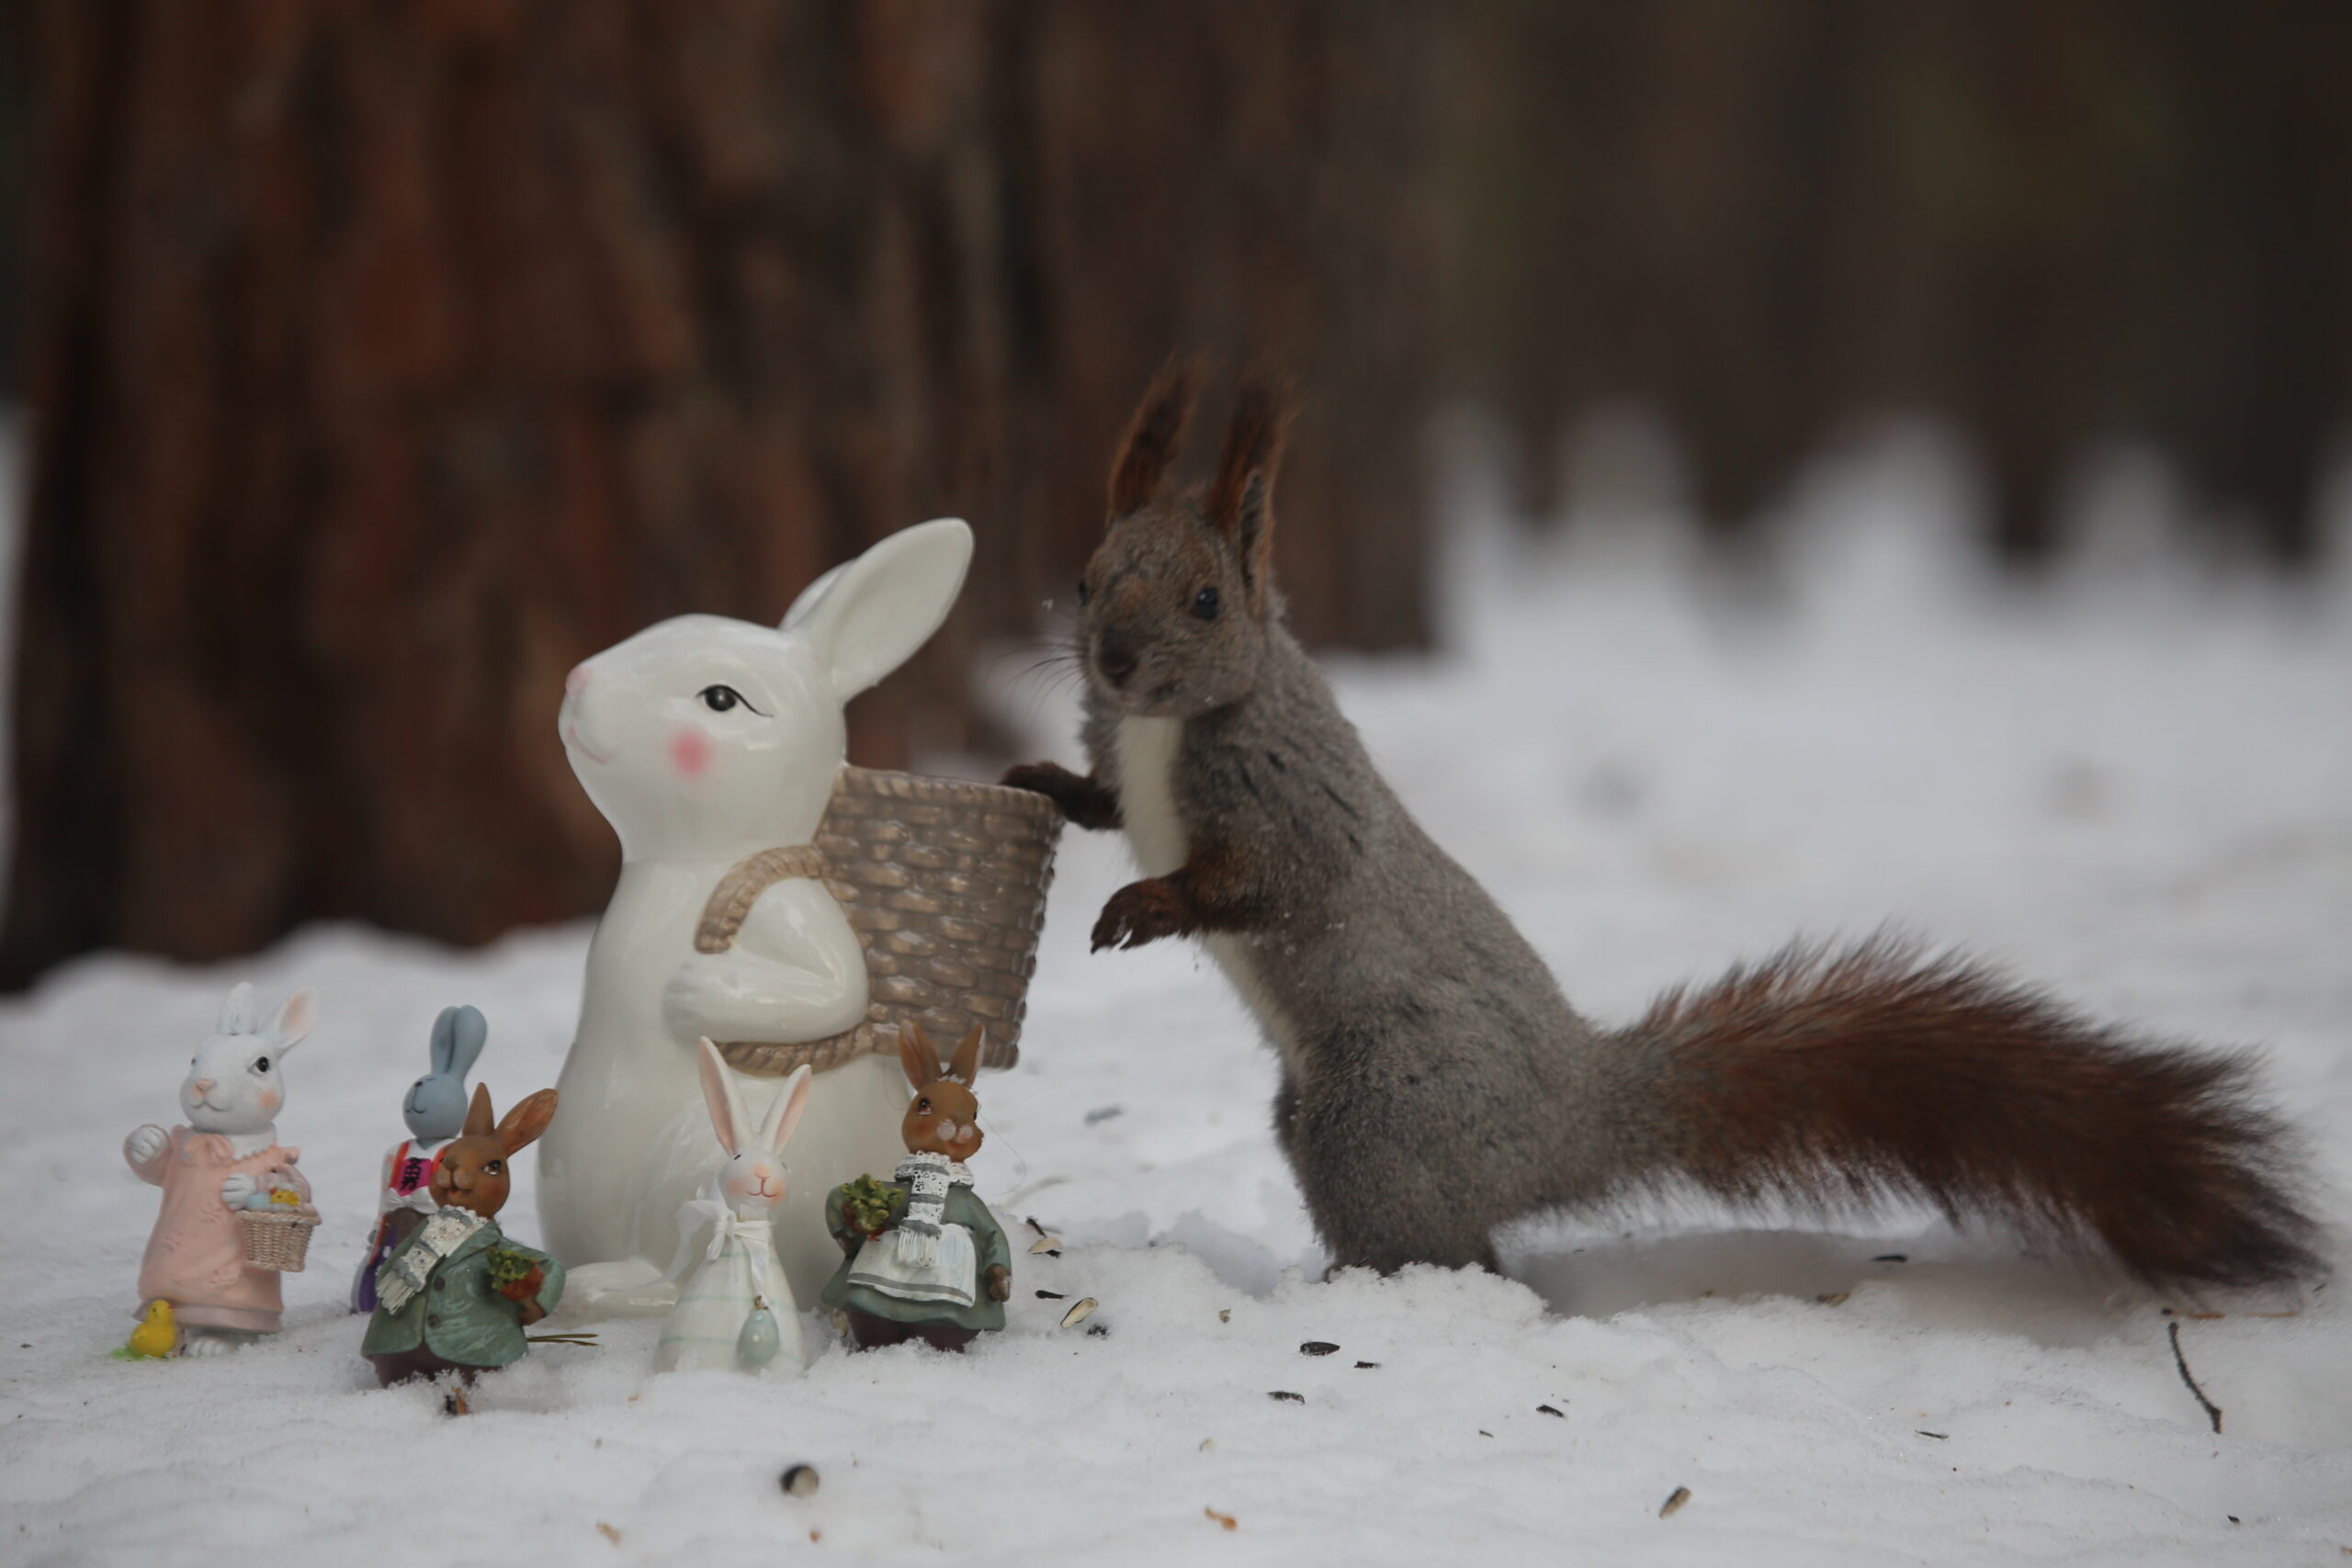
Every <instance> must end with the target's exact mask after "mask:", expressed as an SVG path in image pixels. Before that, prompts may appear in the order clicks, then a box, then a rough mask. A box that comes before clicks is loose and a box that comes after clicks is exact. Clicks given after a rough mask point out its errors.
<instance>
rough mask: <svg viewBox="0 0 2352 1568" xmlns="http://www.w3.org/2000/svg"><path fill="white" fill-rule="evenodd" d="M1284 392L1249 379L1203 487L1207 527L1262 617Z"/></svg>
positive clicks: (1278, 384) (1287, 415) (1283, 434)
mask: <svg viewBox="0 0 2352 1568" xmlns="http://www.w3.org/2000/svg"><path fill="white" fill-rule="evenodd" d="M1290 419H1291V408H1290V395H1289V388H1288V386H1287V385H1286V384H1285V383H1284V381H1283V378H1280V377H1278V376H1274V375H1271V374H1261V375H1255V376H1252V377H1250V378H1249V379H1248V380H1247V381H1244V382H1243V383H1242V384H1241V390H1240V392H1239V393H1238V395H1237V396H1236V397H1235V399H1234V403H1233V423H1231V424H1230V425H1228V426H1227V428H1226V433H1225V451H1224V454H1223V455H1222V456H1221V457H1218V459H1217V465H1216V480H1215V482H1213V483H1212V484H1211V485H1210V486H1209V493H1208V502H1207V511H1208V517H1209V523H1210V525H1211V526H1213V527H1215V528H1216V529H1217V530H1218V531H1219V532H1220V533H1222V534H1224V535H1225V536H1226V537H1227V538H1228V539H1230V540H1232V541H1233V547H1234V548H1235V549H1236V550H1237V551H1238V552H1239V554H1240V557H1241V569H1242V570H1243V571H1245V572H1247V573H1248V574H1249V578H1250V607H1251V608H1252V609H1254V610H1257V611H1260V612H1261V613H1262V612H1263V611H1264V609H1265V605H1266V588H1267V583H1268V580H1269V578H1270V576H1271V575H1272V570H1273V544H1274V475H1275V473H1276V471H1277V470H1279V469H1280V468H1281V467H1282V461H1283V441H1284V440H1285V439H1286V438H1287V436H1288V435H1289V434H1290Z"/></svg>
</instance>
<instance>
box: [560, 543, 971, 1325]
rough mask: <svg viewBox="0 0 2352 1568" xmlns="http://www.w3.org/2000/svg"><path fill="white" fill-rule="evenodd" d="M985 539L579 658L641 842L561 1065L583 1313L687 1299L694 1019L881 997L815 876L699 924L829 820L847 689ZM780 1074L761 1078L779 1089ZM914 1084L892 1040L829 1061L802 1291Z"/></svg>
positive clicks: (834, 1023) (810, 1292)
mask: <svg viewBox="0 0 2352 1568" xmlns="http://www.w3.org/2000/svg"><path fill="white" fill-rule="evenodd" d="M971 554H972V536H971V531H970V529H968V528H967V527H966V526H965V525H964V524H963V523H962V522H960V521H958V520H956V519H954V518H942V519H939V520H937V521H935V522H931V523H924V524H921V525H917V526H915V527H912V528H908V529H904V530H902V531H901V532H899V533H897V534H893V535H892V536H889V537H888V538H887V539H884V540H883V541H881V542H880V543H879V544H877V545H876V546H875V547H873V548H871V549H869V550H867V551H866V552H865V554H864V555H862V556H860V557H858V558H856V559H855V560H853V561H849V562H845V563H843V564H842V565H841V566H838V567H835V568H834V569H833V570H831V571H829V572H827V573H826V574H825V575H824V576H822V577H820V578H819V579H818V580H817V581H815V582H814V583H812V584H810V585H809V588H808V590H807V591H806V592H803V593H802V594H801V595H800V597H799V599H798V600H797V601H796V602H795V603H794V604H793V606H792V608H791V610H790V612H789V613H788V614H786V616H785V618H784V622H783V625H782V626H755V625H753V624H752V623H750V622H748V621H736V620H729V619H727V618H725V617H722V616H718V615H681V616H678V617H676V618H675V619H673V620H667V621H663V622H661V623H660V624H658V625H656V626H650V627H648V628H647V629H646V630H644V631H642V632H639V634H638V635H637V636H635V637H630V638H629V639H628V640H627V641H626V642H622V643H619V644H616V646H614V647H613V648H610V649H606V650H605V651H604V652H603V653H600V654H598V655H596V656H595V657H594V658H593V659H590V660H587V661H585V662H584V663H582V664H581V665H580V666H579V667H578V668H577V669H575V670H573V671H571V676H570V677H569V679H567V680H566V682H565V683H564V700H563V707H562V710H561V713H560V716H559V720H558V726H559V729H560V733H561V735H562V738H563V747H564V751H565V754H566V755H567V756H568V757H569V758H570V759H571V766H572V771H573V772H574V773H577V774H578V775H579V778H580V782H581V784H582V787H583V788H584V789H585V790H586V791H587V792H588V797H589V798H590V799H591V800H593V801H594V803H595V805H596V808H597V809H598V810H600V811H602V812H603V813H604V814H605V818H607V819H609V820H610V821H611V823H612V824H613V828H614V830H615V831H616V833H618V834H619V836H620V841H621V860H622V863H621V874H620V882H619V884H618V886H616V887H615V888H614V890H613V898H612V902H611V904H610V905H609V906H607V908H605V918H604V919H603V920H602V921H601V922H600V923H599V924H598V926H597V928H596V936H595V940H594V942H593V943H592V944H591V945H590V947H589V950H588V972H587V978H586V984H585V987H584V988H583V991H582V998H581V1008H580V1028H579V1032H578V1033H577V1034H576V1035H575V1037H574V1038H573V1041H572V1044H571V1055H569V1056H568V1057H567V1058H566V1059H565V1062H564V1066H563V1074H562V1077H560V1079H559V1080H558V1083H557V1090H558V1092H559V1093H560V1095H561V1097H562V1101H563V1108H564V1113H563V1115H562V1116H560V1117H559V1118H558V1119H557V1120H556V1123H555V1125H554V1127H553V1128H551V1129H550V1130H549V1132H548V1135H547V1137H546V1139H545V1140H543V1141H542V1142H541V1144H540V1145H539V1150H540V1154H539V1219H540V1224H541V1226H542V1230H543V1234H544V1235H545V1236H546V1238H547V1247H548V1250H549V1251H551V1252H553V1253H554V1254H555V1255H556V1256H558V1257H560V1258H563V1259H564V1260H565V1261H566V1262H567V1263H569V1264H571V1265H572V1266H573V1272H572V1274H571V1289H570V1292H569V1293H568V1294H567V1298H566V1299H567V1301H568V1302H570V1303H572V1312H573V1313H574V1314H576V1315H592V1316H593V1315H596V1314H608V1313H613V1312H639V1313H643V1312H659V1311H662V1310H665V1309H666V1308H667V1306H668V1305H669V1303H670V1302H671V1301H672V1300H673V1299H674V1292H673V1291H671V1290H670V1289H668V1287H667V1286H665V1285H663V1284H662V1283H661V1280H662V1271H661V1262H662V1260H664V1259H667V1258H670V1257H671V1256H672V1255H673V1252H674V1251H675V1249H676V1246H677V1215H678V1211H679V1207H680V1205H681V1204H682V1203H684V1201H686V1200H687V1199H689V1198H691V1197H693V1196H694V1195H695V1190H696V1189H697V1187H698V1186H699V1185H700V1184H701V1182H702V1180H703V1179H704V1178H705V1177H706V1176H707V1174H708V1172H709V1170H710V1168H711V1166H712V1164H713V1163H714V1160H715V1157H716V1156H717V1148H716V1145H714V1144H713V1143H712V1140H711V1135H710V1128H709V1124H708V1122H707V1119H706V1118H705V1116H704V1115H703V1113H702V1111H701V1108H700V1107H699V1106H698V1105H697V1104H696V1100H697V1095H696V1089H695V1082H696V1068H695V1055H696V1042H697V1041H698V1040H700V1039H701V1038H703V1037H706V1036H707V1037H709V1038H711V1039H715V1040H719V1041H774V1042H800V1041H812V1040H822V1039H825V1038H827V1037H829V1036H831V1035H835V1034H839V1033H841V1032H844V1031H847V1030H849V1029H852V1028H854V1026H855V1025H857V1024H858V1023H859V1022H860V1021H863V1020H864V1019H865V1016H866V999H867V998H866V974H865V954H864V951H863V950H862V949H861V947H860V946H859V944H858V940H857V935H856V933H855V932H854V931H852V930H851V928H850V924H849V920H848V919H847V917H846V916H844V915H843V914H842V909H841V907H840V906H839V905H838V904H837V903H835V902H834V900H833V897H832V895H831V893H829V892H828V891H827V890H826V888H825V886H824V884H823V883H822V882H820V881H819V880H817V879H816V878H815V877H813V876H807V875H796V876H786V877H785V878H783V879H782V880H779V881H775V882H774V883H772V884H770V885H769V886H766V887H765V888H764V890H763V891H762V892H761V893H760V894H759V896H758V897H757V900H756V901H755V902H754V903H752V906H751V907H750V908H749V909H748V911H747V912H746V913H745V914H744V916H743V918H742V920H741V926H740V929H739V930H738V931H737V932H736V934H735V936H734V938H733V941H732V942H731V944H730V945H729V946H728V948H727V949H726V951H723V952H716V953H713V952H701V951H697V949H696V945H695V931H696V928H697V925H698V923H699V922H700V920H701V919H702V915H703V911H704V908H705V906H706V904H707V902H708V900H709V898H710V897H711V895H712V893H713V892H714V890H715V889H716V888H717V887H718V883H719V880H720V878H721V877H723V876H725V875H726V874H727V873H728V872H729V869H730V868H732V867H733V866H735V865H736V864H737V863H739V862H741V861H742V860H743V859H744V858H745V857H747V856H750V855H753V854H756V853H760V852H765V851H769V850H774V849H778V848H783V847H788V846H800V845H807V844H808V843H809V840H810V838H811V836H812V835H813V834H814V833H815V832H816V829H817V825H818V823H819V822H820V820H821V819H822V818H823V816H824V813H825V807H826V806H827V804H828V802H829V801H830V800H831V795H832V791H833V785H834V782H835V780H836V779H837V777H838V776H839V774H840V773H841V770H842V763H843V760H844V750H845V747H846V740H847V732H846V729H845V728H844V725H843V722H842V705H843V704H845V703H847V702H848V701H849V699H850V698H851V697H854V696H855V695H856V694H858V693H859V692H861V691H864V690H865V688H866V687H868V686H870V685H872V684H873V683H874V682H876V681H878V680H880V679H881V678H882V677H883V676H885V675H887V674H888V673H889V672H890V671H892V670H895V669H897V668H898V667H899V664H900V663H902V662H904V661H905V660H906V659H907V658H908V657H909V656H910V655H911V654H912V653H913V652H914V651H915V649H918V648H920V647H922V644H923V642H924V641H925V640H926V639H927V638H929V637H930V636H931V634H932V633H933V631H934V630H936V629H937V628H938V626H939V623H940V622H941V621H942V620H944V618H945V617H946V615H947V612H948V609H949V608H950V607H951V606H952V605H953V604H955V602H956V592H957V591H958V590H959V589H960V588H961V587H962V586H963V581H964V571H965V568H966V567H967V565H968V564H969V563H970V560H971ZM780 1092H781V1091H780V1090H779V1089H769V1088H766V1087H765V1086H762V1087H761V1088H758V1089H749V1090H748V1091H747V1093H746V1099H747V1100H750V1101H752V1109H753V1111H755V1112H764V1111H767V1110H768V1109H769V1108H770V1106H771V1105H772V1104H773V1103H774V1097H775V1095H776V1094H778V1093H780ZM906 1099H907V1091H906V1086H905V1085H904V1084H903V1083H902V1082H901V1081H899V1074H898V1072H897V1069H896V1067H895V1066H894V1064H893V1063H892V1062H891V1061H890V1060H889V1059H888V1058H887V1057H884V1056H878V1055H862V1056H858V1057H855V1058H854V1059H852V1060H850V1061H848V1062H845V1063H842V1065H840V1066H834V1067H831V1068H828V1069H827V1070H825V1071H823V1072H821V1073H820V1074H818V1075H817V1077H816V1080H815V1082H814V1085H813V1087H812V1089H811V1090H810V1105H809V1118H808V1126H807V1130H806V1132H805V1133H804V1134H802V1136H801V1139H800V1142H799V1145H798V1146H797V1156H798V1158H799V1163H800V1166H801V1168H802V1170H803V1171H804V1172H805V1177H804V1179H803V1180H802V1181H801V1182H800V1183H798V1185H797V1191H796V1192H795V1193H794V1194H793V1196H792V1197H791V1198H790V1199H789V1200H787V1201H786V1204H785V1206H784V1208H783V1210H782V1211H781V1212H779V1213H778V1214H777V1215H776V1222H775V1229H776V1251H777V1253H778V1255H779V1257H780V1258H781V1259H782V1261H783V1265H784V1271H785V1276H786V1280H788V1281H789V1282H790V1285H791V1288H792V1289H793V1291H794V1292H796V1293H797V1296H798V1297H799V1298H800V1299H804V1300H813V1299H814V1297H815V1292H817V1291H818V1290H819V1289H820V1287H821V1286H822V1285H823V1283H824V1281H825V1279H826V1277H827V1276H828V1275H829V1274H830V1273H831V1270H832V1268H833V1266H834V1264H835V1263H836V1262H837V1261H838V1258H839V1252H838V1249H837V1248H836V1247H835V1246H834V1244H833V1242H832V1239H831V1237H830V1236H829V1235H826V1232H825V1224H824V1200H825V1194H826V1192H827V1191H828V1190H830V1189H831V1187H832V1186H833V1185H835V1184H836V1183H839V1182H842V1181H846V1180H848V1179H851V1178H853V1177H854V1176H856V1175H858V1174H859V1173H860V1172H862V1171H865V1170H869V1169H887V1168H889V1167H890V1166H891V1165H892V1164H894V1163H895V1162H896V1160H897V1158H898V1156H899V1117H900V1115H901V1113H902V1112H903V1111H905V1109H906ZM583 1266H585V1267H583Z"/></svg>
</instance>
